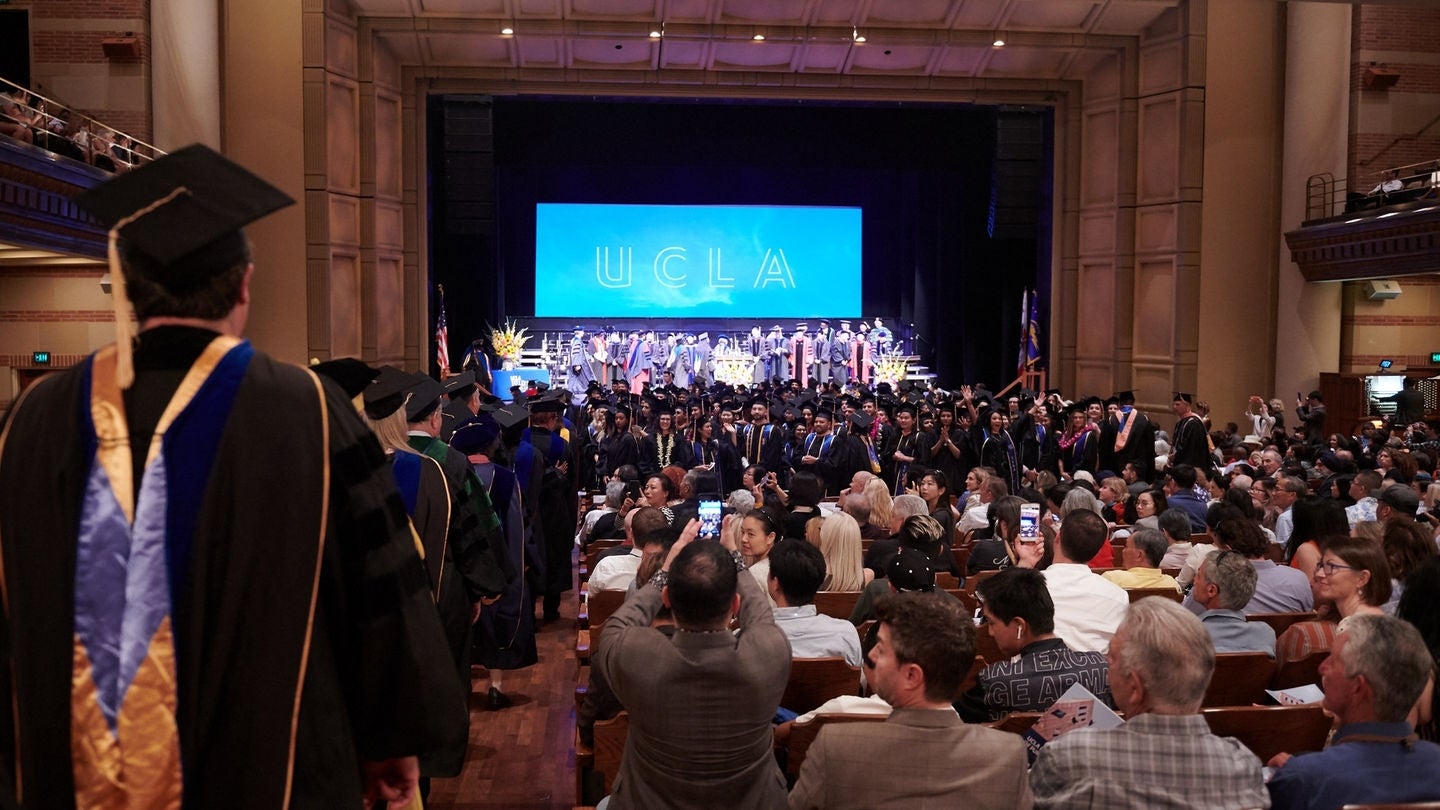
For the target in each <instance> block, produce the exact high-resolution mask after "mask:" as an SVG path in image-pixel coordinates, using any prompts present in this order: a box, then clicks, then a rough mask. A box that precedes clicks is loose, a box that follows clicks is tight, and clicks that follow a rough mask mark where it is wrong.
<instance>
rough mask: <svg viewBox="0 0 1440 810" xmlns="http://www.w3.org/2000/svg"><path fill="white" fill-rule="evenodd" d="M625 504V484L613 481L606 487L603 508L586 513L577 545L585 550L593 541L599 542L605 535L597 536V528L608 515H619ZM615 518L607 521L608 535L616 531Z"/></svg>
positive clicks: (577, 531) (576, 536)
mask: <svg viewBox="0 0 1440 810" xmlns="http://www.w3.org/2000/svg"><path fill="white" fill-rule="evenodd" d="M623 503H625V482H624V481H611V482H610V483H608V484H606V485H605V502H604V504H603V505H602V506H600V507H598V508H595V509H591V510H590V511H589V512H586V513H585V519H584V520H583V521H581V523H580V528H579V529H577V530H576V531H575V545H577V546H579V547H580V548H582V549H583V548H585V547H586V546H588V545H590V541H591V540H598V539H600V538H601V537H604V535H596V533H595V527H596V526H597V525H598V524H599V522H600V520H601V519H603V518H605V516H606V515H618V514H619V512H620V506H621V504H623ZM615 519H616V518H615V517H610V518H609V519H608V520H607V523H608V524H609V528H608V529H607V532H606V533H607V534H608V533H609V532H611V531H614V528H615Z"/></svg>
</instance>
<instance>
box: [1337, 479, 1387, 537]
mask: <svg viewBox="0 0 1440 810" xmlns="http://www.w3.org/2000/svg"><path fill="white" fill-rule="evenodd" d="M1380 480H1381V479H1380V473H1378V472H1375V471H1374V470H1361V471H1360V472H1357V473H1355V479H1354V480H1353V481H1351V482H1350V497H1351V498H1353V499H1354V500H1355V503H1354V504H1352V505H1350V506H1347V507H1345V519H1346V520H1348V521H1349V522H1350V528H1351V529H1353V528H1355V524H1356V523H1359V522H1360V521H1362V520H1374V519H1375V506H1376V504H1377V503H1378V501H1376V500H1375V496H1374V495H1371V494H1370V493H1371V491H1373V490H1376V489H1379V487H1380Z"/></svg>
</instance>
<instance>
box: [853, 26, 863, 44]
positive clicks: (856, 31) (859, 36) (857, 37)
mask: <svg viewBox="0 0 1440 810" xmlns="http://www.w3.org/2000/svg"><path fill="white" fill-rule="evenodd" d="M850 38H851V39H853V40H854V41H856V42H864V41H865V35H864V34H862V33H860V29H858V28H852V29H850Z"/></svg>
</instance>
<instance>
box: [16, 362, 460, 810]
mask: <svg viewBox="0 0 1440 810" xmlns="http://www.w3.org/2000/svg"><path fill="white" fill-rule="evenodd" d="M141 359H142V358H141V357H140V356H139V355H137V357H136V360H137V364H136V367H137V370H138V369H140V368H141V365H142V364H141ZM83 370H84V365H82V366H79V367H76V368H74V369H71V370H68V371H66V372H63V373H61V374H57V375H54V376H52V377H50V378H47V379H45V380H42V381H41V382H39V383H37V384H36V385H35V386H33V387H32V388H31V389H30V390H29V391H28V392H27V393H26V394H25V396H24V397H22V399H21V400H20V402H18V403H17V404H16V405H15V407H14V408H13V410H12V411H11V413H10V416H9V421H8V424H7V425H5V427H4V429H3V432H0V555H3V578H4V586H5V593H6V601H7V604H6V610H5V611H4V612H3V614H0V638H3V639H4V646H3V648H0V655H3V656H4V657H5V658H6V659H7V660H5V661H4V662H0V707H3V708H0V771H5V772H11V768H12V766H13V764H14V763H16V762H17V757H18V767H19V769H20V772H21V777H22V778H21V780H20V781H22V782H23V789H24V796H23V806H24V807H26V808H32V809H34V808H38V809H39V810H49V809H50V808H58V809H60V810H69V808H73V807H74V806H75V792H74V775H73V770H72V767H71V764H70V763H71V740H70V719H69V718H70V715H71V708H70V707H71V682H70V678H69V677H67V676H66V674H67V673H69V672H70V671H71V664H72V657H73V640H74V615H75V611H74V604H75V572H76V542H77V540H76V538H77V527H78V526H79V524H80V517H81V510H82V498H83V487H84V485H85V482H86V477H87V474H88V472H89V469H90V466H91V463H92V459H91V458H90V456H89V451H88V448H87V446H86V442H85V440H84V439H83V438H82V436H81V435H79V434H80V431H79V430H77V429H76V426H77V424H79V422H80V414H81V412H82V411H81V409H82V408H85V407H88V403H87V402H85V401H84V399H85V395H84V391H85V390H86V388H85V380H84V374H83ZM146 386H147V382H146V379H145V375H144V374H143V373H137V381H136V385H135V388H134V389H132V390H133V391H137V392H141V393H143V391H144V390H145V388H146ZM233 403H234V404H233V408H232V410H231V413H230V415H229V417H228V420H227V421H226V423H225V427H224V429H223V432H222V433H221V435H220V436H219V438H218V446H217V449H216V455H215V461H214V464H213V465H212V467H211V469H210V472H209V476H208V480H207V481H206V483H205V485H204V490H203V494H202V496H201V501H200V511H199V512H198V514H197V519H196V524H195V526H194V531H193V538H194V539H193V545H192V546H191V549H190V558H189V564H188V566H186V567H185V571H186V581H185V582H184V583H183V584H182V585H180V587H179V589H178V591H177V592H176V595H175V600H174V602H173V604H172V613H171V620H172V622H173V624H172V626H173V629H174V638H175V649H176V675H177V681H176V690H177V698H178V703H177V709H176V725H177V731H178V736H179V741H180V756H181V767H182V769H183V773H184V797H183V806H184V807H185V808H211V807H281V806H282V804H283V800H284V796H285V794H286V785H287V780H291V783H290V803H289V805H288V806H289V807H291V808H336V807H359V806H360V804H361V796H360V792H361V785H360V779H359V778H358V774H359V773H360V767H361V766H360V763H361V761H362V760H365V759H369V760H382V759H388V758H392V757H397V756H404V755H413V754H418V753H423V752H426V751H431V750H435V749H437V748H440V747H443V746H445V745H448V744H451V743H452V742H453V741H454V740H455V739H456V737H457V735H458V737H459V739H460V740H461V741H462V742H463V740H464V739H465V737H466V735H467V733H468V714H467V710H466V694H467V692H468V684H462V683H461V682H460V681H459V679H458V678H457V677H456V674H455V669H454V667H453V665H452V664H451V661H450V656H449V653H448V651H447V649H446V643H445V638H444V633H443V631H442V629H441V626H440V621H439V619H438V617H437V615H436V611H435V606H434V603H433V602H432V601H431V597H430V589H429V587H428V583H427V581H426V580H427V578H426V575H425V568H424V566H423V564H422V563H421V561H420V556H419V554H418V553H417V552H416V549H415V543H414V540H413V539H412V536H411V534H410V529H409V526H408V523H407V521H406V517H405V511H404V507H403V505H402V504H401V501H400V497H399V494H398V493H397V492H396V490H395V486H394V484H393V483H392V482H391V481H390V480H387V479H388V477H387V476H386V475H385V458H384V454H383V453H382V452H381V450H380V446H379V444H378V443H377V442H376V441H375V439H374V437H373V436H372V435H371V434H370V432H369V431H368V430H367V429H366V428H365V427H364V425H362V424H361V423H360V421H359V419H358V418H357V417H356V415H355V412H354V410H353V408H352V406H351V405H350V403H349V401H348V400H347V398H346V397H345V396H344V394H343V393H341V392H340V391H339V390H338V388H335V387H334V386H333V384H331V383H329V382H325V383H321V382H319V381H317V379H316V377H315V376H314V375H313V374H310V373H309V372H307V371H305V370H303V369H300V368H296V367H293V366H289V365H285V364H282V363H278V362H275V361H273V360H271V359H269V358H268V357H265V356H264V355H262V354H259V353H256V354H255V356H254V357H253V359H252V360H251V361H250V363H249V366H248V368H247V370H246V371H245V373H244V377H243V380H242V381H241V382H240V385H239V388H238V390H237V392H236V394H235V397H234V400H233ZM16 710H18V713H17V711H16ZM17 743H18V749H19V750H18V752H17V750H16V749H17Z"/></svg>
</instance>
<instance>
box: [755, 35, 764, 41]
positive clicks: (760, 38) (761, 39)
mask: <svg viewBox="0 0 1440 810" xmlns="http://www.w3.org/2000/svg"><path fill="white" fill-rule="evenodd" d="M755 41H756V42H764V41H765V35H764V34H756V35H755Z"/></svg>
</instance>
